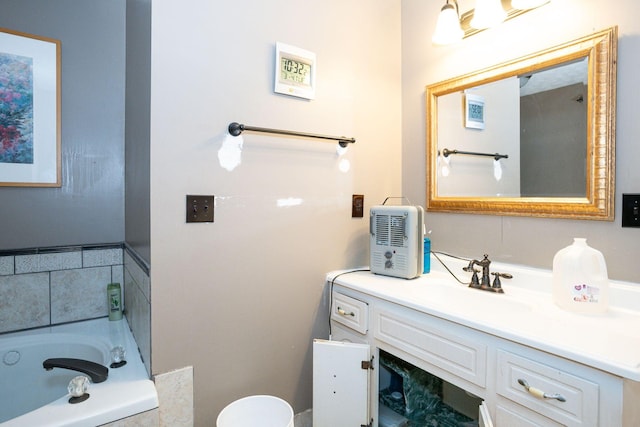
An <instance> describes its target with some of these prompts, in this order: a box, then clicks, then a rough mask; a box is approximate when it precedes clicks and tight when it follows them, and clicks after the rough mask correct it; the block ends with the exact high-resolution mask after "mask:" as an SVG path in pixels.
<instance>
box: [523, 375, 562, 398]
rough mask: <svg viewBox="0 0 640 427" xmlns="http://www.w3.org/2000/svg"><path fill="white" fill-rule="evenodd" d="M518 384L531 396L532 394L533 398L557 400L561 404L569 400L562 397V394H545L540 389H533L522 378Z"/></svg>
mask: <svg viewBox="0 0 640 427" xmlns="http://www.w3.org/2000/svg"><path fill="white" fill-rule="evenodd" d="M518 384H520V385H521V386H522V387H524V389H525V390H527V391H528V392H529V393H530V394H532V395H533V396H535V397H537V398H539V399H556V400H557V401H559V402H566V401H567V399H565V398H564V396H563V395H561V394H560V393H553V394H549V393H545V392H544V391H542V390H540V389H539V388H535V387H531V386H530V385H529V383H528V382H527V381H526V380H523V379H522V378H518Z"/></svg>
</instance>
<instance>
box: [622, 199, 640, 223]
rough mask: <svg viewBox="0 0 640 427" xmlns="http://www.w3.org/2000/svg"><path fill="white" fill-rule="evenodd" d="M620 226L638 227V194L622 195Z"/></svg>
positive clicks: (639, 217)
mask: <svg viewBox="0 0 640 427" xmlns="http://www.w3.org/2000/svg"><path fill="white" fill-rule="evenodd" d="M622 226H623V227H640V194H623V195H622Z"/></svg>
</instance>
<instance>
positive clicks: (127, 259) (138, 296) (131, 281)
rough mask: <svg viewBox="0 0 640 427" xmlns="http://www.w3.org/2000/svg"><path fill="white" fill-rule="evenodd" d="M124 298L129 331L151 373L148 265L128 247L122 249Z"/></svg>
mask: <svg viewBox="0 0 640 427" xmlns="http://www.w3.org/2000/svg"><path fill="white" fill-rule="evenodd" d="M123 280H124V289H125V295H124V299H125V301H126V302H127V305H126V315H127V320H128V321H129V326H130V327H131V332H132V333H133V336H134V337H135V339H136V342H137V343H138V350H139V351H140V355H141V356H142V361H143V363H144V366H145V368H147V373H149V375H151V282H150V279H149V267H148V266H147V265H146V264H145V263H144V262H143V261H142V260H140V259H139V258H138V257H137V256H136V254H135V252H134V251H133V250H131V249H130V248H128V247H125V251H124V279H123Z"/></svg>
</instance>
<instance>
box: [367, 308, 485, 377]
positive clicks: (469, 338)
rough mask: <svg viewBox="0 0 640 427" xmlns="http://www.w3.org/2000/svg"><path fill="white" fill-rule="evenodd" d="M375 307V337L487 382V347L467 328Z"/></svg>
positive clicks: (414, 354)
mask: <svg viewBox="0 0 640 427" xmlns="http://www.w3.org/2000/svg"><path fill="white" fill-rule="evenodd" d="M409 313H410V312H409V311H404V312H403V313H402V314H400V313H399V312H395V311H392V310H386V309H381V310H375V311H374V317H373V319H374V320H373V322H374V324H373V330H374V336H375V337H376V338H377V339H379V340H380V341H384V342H386V343H388V344H391V345H392V346H394V347H397V348H398V349H400V350H402V351H405V352H407V353H409V354H411V355H413V356H416V357H418V358H419V359H421V360H424V361H426V362H427V363H430V364H431V365H434V366H437V367H438V368H440V369H443V370H445V371H447V372H449V373H451V374H454V375H455V376H457V377H460V378H462V379H464V380H467V381H469V382H471V383H473V384H475V385H478V386H480V387H485V385H486V372H487V371H486V370H487V346H486V345H485V344H483V342H484V340H482V339H481V338H480V337H478V335H477V334H474V333H473V332H472V331H471V330H469V329H466V328H456V326H455V325H454V324H452V323H450V322H447V321H445V320H441V319H436V318H428V317H427V316H424V315H421V314H419V313H417V312H416V313H414V314H413V315H411V314H409Z"/></svg>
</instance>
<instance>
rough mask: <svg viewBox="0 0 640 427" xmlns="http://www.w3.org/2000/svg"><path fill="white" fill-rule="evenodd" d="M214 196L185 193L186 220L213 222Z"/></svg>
mask: <svg viewBox="0 0 640 427" xmlns="http://www.w3.org/2000/svg"><path fill="white" fill-rule="evenodd" d="M214 199H215V196H195V195H187V222H213V202H214Z"/></svg>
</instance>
